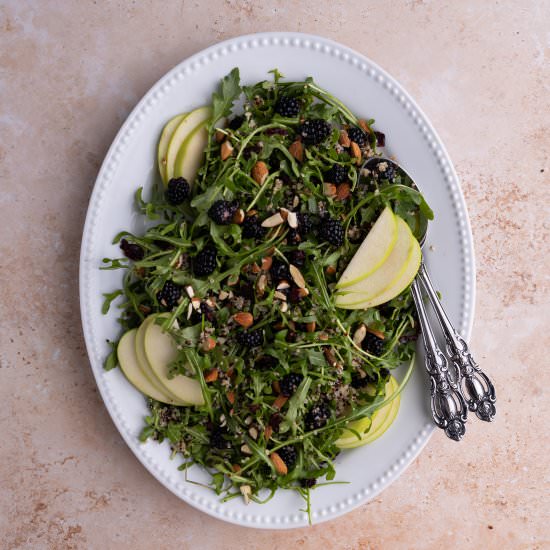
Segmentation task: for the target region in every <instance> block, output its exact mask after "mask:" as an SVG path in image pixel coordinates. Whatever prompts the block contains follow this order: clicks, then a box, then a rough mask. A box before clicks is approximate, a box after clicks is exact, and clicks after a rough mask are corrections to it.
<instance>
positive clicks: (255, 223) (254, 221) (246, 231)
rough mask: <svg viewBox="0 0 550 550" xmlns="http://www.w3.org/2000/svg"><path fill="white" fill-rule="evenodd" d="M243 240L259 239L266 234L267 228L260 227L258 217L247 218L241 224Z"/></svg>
mask: <svg viewBox="0 0 550 550" xmlns="http://www.w3.org/2000/svg"><path fill="white" fill-rule="evenodd" d="M241 229H242V237H243V239H261V238H262V237H263V236H264V235H265V234H266V233H267V228H266V227H262V225H261V223H260V220H259V219H258V216H256V214H254V215H253V216H247V217H246V218H245V219H244V221H243V223H242V224H241Z"/></svg>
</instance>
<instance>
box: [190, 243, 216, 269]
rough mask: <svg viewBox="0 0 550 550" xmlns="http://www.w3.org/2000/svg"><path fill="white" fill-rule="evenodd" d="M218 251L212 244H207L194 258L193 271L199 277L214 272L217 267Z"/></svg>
mask: <svg viewBox="0 0 550 550" xmlns="http://www.w3.org/2000/svg"><path fill="white" fill-rule="evenodd" d="M216 256H217V251H216V249H215V248H214V247H213V246H212V245H207V246H205V247H204V248H203V249H202V250H201V251H200V252H199V253H198V254H197V255H196V256H195V259H194V260H193V273H194V274H195V275H196V276H197V277H204V276H206V275H210V274H212V273H214V270H215V269H216Z"/></svg>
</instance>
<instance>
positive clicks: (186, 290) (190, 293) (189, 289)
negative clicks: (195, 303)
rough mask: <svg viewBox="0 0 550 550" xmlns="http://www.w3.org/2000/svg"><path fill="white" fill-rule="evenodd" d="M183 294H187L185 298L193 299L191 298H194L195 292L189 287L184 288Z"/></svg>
mask: <svg viewBox="0 0 550 550" xmlns="http://www.w3.org/2000/svg"><path fill="white" fill-rule="evenodd" d="M185 292H187V296H189V298H193V296H195V291H194V290H193V287H192V286H191V285H188V286H186V287H185Z"/></svg>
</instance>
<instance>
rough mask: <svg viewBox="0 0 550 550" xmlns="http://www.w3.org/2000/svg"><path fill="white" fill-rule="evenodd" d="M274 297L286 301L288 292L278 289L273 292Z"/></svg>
mask: <svg viewBox="0 0 550 550" xmlns="http://www.w3.org/2000/svg"><path fill="white" fill-rule="evenodd" d="M273 297H274V298H277V299H278V300H281V302H286V294H284V293H283V292H281V291H280V290H276V291H275V292H274V294H273Z"/></svg>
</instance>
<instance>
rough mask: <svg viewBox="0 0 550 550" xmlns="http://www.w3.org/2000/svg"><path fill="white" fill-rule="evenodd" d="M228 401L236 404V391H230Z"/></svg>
mask: <svg viewBox="0 0 550 550" xmlns="http://www.w3.org/2000/svg"><path fill="white" fill-rule="evenodd" d="M227 400H228V401H229V402H230V403H231V404H232V405H233V403H235V392H234V391H230V392H227Z"/></svg>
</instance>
